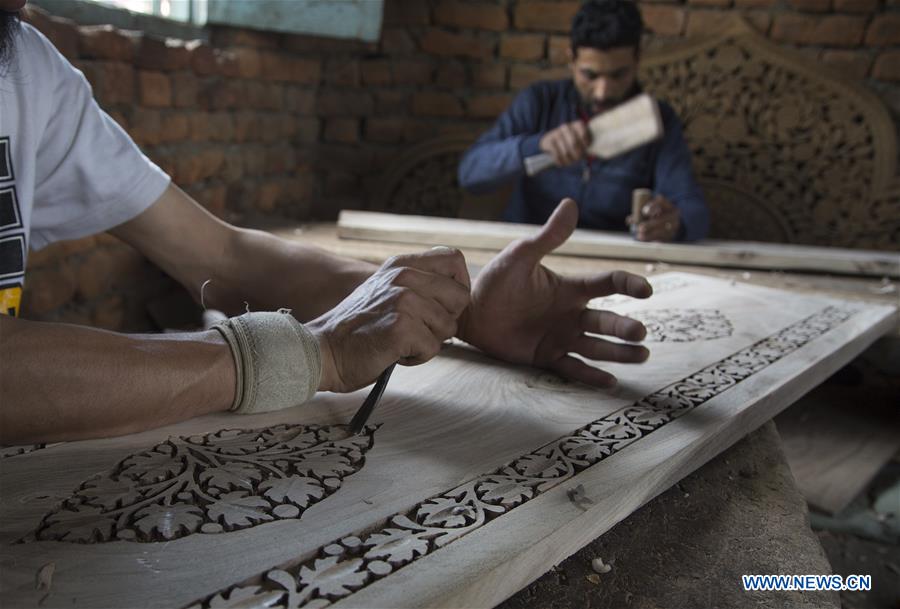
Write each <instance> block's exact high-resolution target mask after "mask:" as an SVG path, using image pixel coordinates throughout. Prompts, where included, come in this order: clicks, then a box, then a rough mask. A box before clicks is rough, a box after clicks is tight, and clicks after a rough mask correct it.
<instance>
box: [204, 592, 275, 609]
mask: <svg viewBox="0 0 900 609" xmlns="http://www.w3.org/2000/svg"><path fill="white" fill-rule="evenodd" d="M283 596H284V591H279V590H264V589H263V588H262V587H261V586H245V587H243V588H231V589H230V590H228V591H227V592H221V593H219V594H216V595H215V596H214V597H212V599H211V600H210V601H209V606H210V607H211V609H266V608H268V607H277V606H278V605H280V604H281V598H282V597H283ZM195 608H196V609H199V606H197V605H195V606H192V607H190V609H195Z"/></svg>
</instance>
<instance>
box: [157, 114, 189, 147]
mask: <svg viewBox="0 0 900 609" xmlns="http://www.w3.org/2000/svg"><path fill="white" fill-rule="evenodd" d="M190 134H191V122H190V120H189V119H188V116H187V114H184V113H182V112H168V113H166V114H164V115H163V116H162V119H161V124H160V135H159V139H160V141H161V142H163V143H165V142H178V141H181V140H186V139H187V138H188V136H189V135H190Z"/></svg>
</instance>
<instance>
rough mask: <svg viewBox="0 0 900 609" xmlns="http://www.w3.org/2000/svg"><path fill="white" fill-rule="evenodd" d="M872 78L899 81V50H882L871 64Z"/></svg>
mask: <svg viewBox="0 0 900 609" xmlns="http://www.w3.org/2000/svg"><path fill="white" fill-rule="evenodd" d="M872 78H875V79H877V80H890V81H893V82H897V81H900V50H892V51H882V52H881V53H879V54H878V58H877V59H876V60H875V65H874V66H872Z"/></svg>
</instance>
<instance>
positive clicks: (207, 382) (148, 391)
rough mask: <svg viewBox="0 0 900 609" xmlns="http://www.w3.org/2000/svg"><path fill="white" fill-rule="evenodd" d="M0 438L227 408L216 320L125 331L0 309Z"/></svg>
mask: <svg viewBox="0 0 900 609" xmlns="http://www.w3.org/2000/svg"><path fill="white" fill-rule="evenodd" d="M0 355H2V359H3V361H4V365H3V366H0V395H2V403H0V444H24V443H33V442H52V441H56V440H62V439H66V440H73V439H83V438H90V437H105V436H113V435H119V434H125V433H131V432H134V431H139V430H142V429H148V428H153V427H160V426H162V425H167V424H170V423H175V422H177V421H181V420H185V419H189V418H191V417H195V416H199V415H202V414H208V413H212V412H217V411H225V410H228V409H229V408H230V407H231V405H232V403H233V401H234V389H235V375H234V360H233V359H232V356H231V351H230V350H229V348H228V345H227V344H226V343H225V340H224V339H223V338H222V336H221V335H220V334H219V333H218V332H217V331H216V330H210V331H207V332H197V333H191V334H160V335H125V334H116V333H113V332H107V331H104V330H97V329H94V328H86V327H81V326H72V325H67V324H54V323H41V322H30V321H24V320H19V319H13V318H8V317H5V316H3V315H0Z"/></svg>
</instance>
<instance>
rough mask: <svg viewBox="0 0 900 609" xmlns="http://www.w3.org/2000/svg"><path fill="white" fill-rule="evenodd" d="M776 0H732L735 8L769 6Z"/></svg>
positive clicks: (776, 0)
mask: <svg viewBox="0 0 900 609" xmlns="http://www.w3.org/2000/svg"><path fill="white" fill-rule="evenodd" d="M777 2H778V0H734V5H735V6H736V7H737V8H770V7H773V6H775V4H776V3H777Z"/></svg>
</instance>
